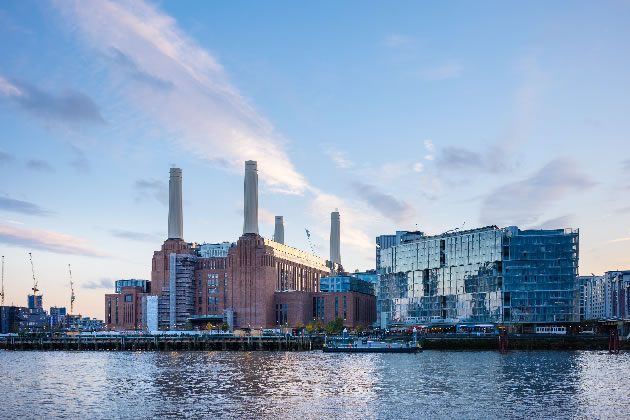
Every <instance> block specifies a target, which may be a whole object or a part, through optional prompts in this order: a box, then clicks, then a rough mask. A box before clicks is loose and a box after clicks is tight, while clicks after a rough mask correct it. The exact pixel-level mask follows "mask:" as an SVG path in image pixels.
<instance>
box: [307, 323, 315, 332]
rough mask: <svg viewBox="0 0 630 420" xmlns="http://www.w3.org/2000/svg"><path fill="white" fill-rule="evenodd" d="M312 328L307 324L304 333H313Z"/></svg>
mask: <svg viewBox="0 0 630 420" xmlns="http://www.w3.org/2000/svg"><path fill="white" fill-rule="evenodd" d="M313 328H315V327H313V324H308V325H307V326H306V333H307V334H311V333H312V332H313Z"/></svg>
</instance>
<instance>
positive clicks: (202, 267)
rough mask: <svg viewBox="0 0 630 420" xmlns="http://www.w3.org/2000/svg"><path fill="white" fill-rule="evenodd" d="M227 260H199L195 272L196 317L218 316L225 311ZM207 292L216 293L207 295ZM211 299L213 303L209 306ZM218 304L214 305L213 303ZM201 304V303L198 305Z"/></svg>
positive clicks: (218, 258)
mask: <svg viewBox="0 0 630 420" xmlns="http://www.w3.org/2000/svg"><path fill="white" fill-rule="evenodd" d="M226 274H227V258H225V257H224V258H221V257H212V258H199V260H198V261H197V265H196V270H195V281H196V288H197V297H196V301H195V311H196V314H197V315H220V314H223V309H225V305H224V302H225V300H226V297H227V283H228V282H227V280H228V278H227V275H226ZM209 290H212V291H216V293H209ZM210 297H212V299H213V303H212V304H209V298H210ZM215 301H216V302H218V303H216V304H215V303H214V302H215ZM200 302H201V303H200Z"/></svg>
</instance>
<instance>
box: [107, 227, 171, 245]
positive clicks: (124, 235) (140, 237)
mask: <svg viewBox="0 0 630 420" xmlns="http://www.w3.org/2000/svg"><path fill="white" fill-rule="evenodd" d="M110 233H111V234H112V235H113V236H115V237H117V238H120V239H126V240H130V241H138V242H152V243H158V242H160V239H161V238H160V237H159V236H158V235H155V234H152V233H142V232H132V231H130V230H118V229H112V230H110Z"/></svg>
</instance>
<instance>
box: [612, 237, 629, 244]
mask: <svg viewBox="0 0 630 420" xmlns="http://www.w3.org/2000/svg"><path fill="white" fill-rule="evenodd" d="M626 241H630V238H617V239H611V240H610V241H608V243H617V242H626Z"/></svg>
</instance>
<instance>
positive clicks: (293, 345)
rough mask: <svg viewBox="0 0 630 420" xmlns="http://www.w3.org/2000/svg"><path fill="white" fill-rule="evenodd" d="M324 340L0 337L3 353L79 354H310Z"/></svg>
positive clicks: (289, 337)
mask: <svg viewBox="0 0 630 420" xmlns="http://www.w3.org/2000/svg"><path fill="white" fill-rule="evenodd" d="M323 342H324V338H323V337H321V336H313V337H309V336H302V337H291V336H260V337H253V336H248V337H234V336H225V335H222V336H122V335H121V336H106V337H103V336H75V337H69V336H61V337H19V336H18V337H0V350H51V351H55V350H65V351H71V350H77V351H182V350H191V351H195V350H197V351H221V350H232V351H261V350H267V351H309V350H316V349H321V348H322V344H323Z"/></svg>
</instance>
